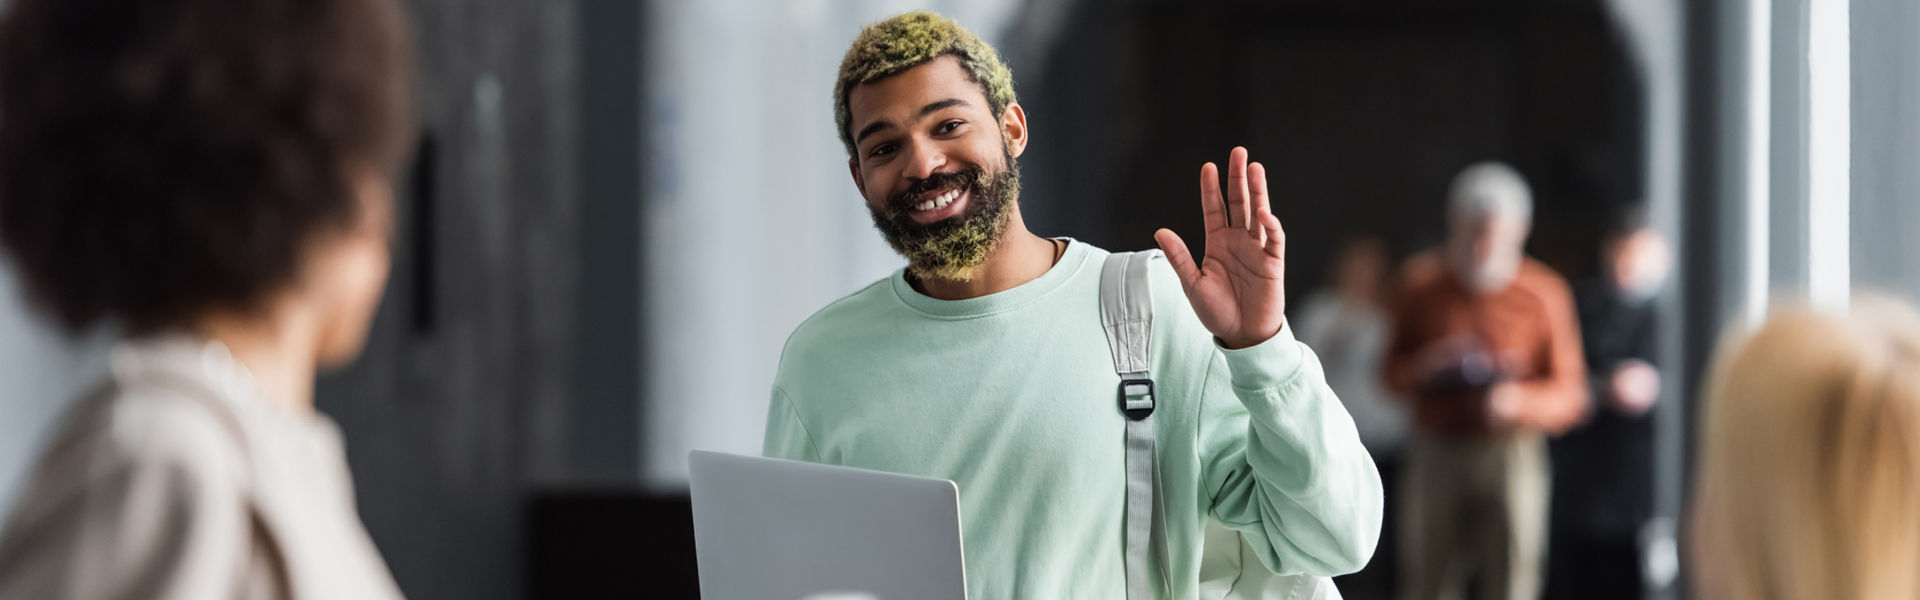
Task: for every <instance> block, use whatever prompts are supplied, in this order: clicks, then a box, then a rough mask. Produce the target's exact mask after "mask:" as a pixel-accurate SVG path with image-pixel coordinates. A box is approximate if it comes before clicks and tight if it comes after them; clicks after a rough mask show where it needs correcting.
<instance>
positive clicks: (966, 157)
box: [847, 56, 1026, 280]
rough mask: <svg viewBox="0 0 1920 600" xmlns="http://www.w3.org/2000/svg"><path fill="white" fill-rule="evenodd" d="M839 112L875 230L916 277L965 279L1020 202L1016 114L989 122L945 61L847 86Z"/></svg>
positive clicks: (1020, 117) (964, 80) (981, 97)
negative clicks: (844, 111)
mask: <svg viewBox="0 0 1920 600" xmlns="http://www.w3.org/2000/svg"><path fill="white" fill-rule="evenodd" d="M847 105H848V109H849V113H851V114H850V116H851V119H850V121H849V128H850V129H851V131H852V132H853V138H854V147H855V151H856V156H855V157H854V159H853V160H852V162H851V164H850V165H849V166H850V167H851V170H852V174H853V179H854V184H855V185H856V186H858V187H859V188H860V195H861V196H863V197H865V198H866V201H867V208H868V209H869V210H870V211H872V213H873V222H874V226H875V227H876V228H878V229H879V230H880V232H881V234H882V235H884V236H885V237H886V238H887V243H888V244H890V245H892V246H893V249H894V250H895V251H897V252H899V253H900V254H901V255H902V256H905V257H906V258H907V261H908V262H909V263H910V265H909V268H910V269H911V270H912V271H913V272H914V274H915V275H917V276H921V277H937V278H942V279H952V280H966V279H969V278H971V277H972V274H973V269H974V268H975V267H978V266H979V265H980V263H981V262H983V261H985V260H986V256H987V254H988V253H989V252H990V251H991V250H992V249H993V247H994V245H996V244H997V243H998V242H999V240H1000V237H1001V234H1003V233H1005V231H1006V227H1007V223H1008V221H1009V219H1010V218H1011V216H1012V211H1013V210H1015V208H1014V203H1015V201H1016V199H1017V198H1018V196H1019V193H1020V186H1019V167H1018V165H1017V164H1015V162H1014V157H1016V156H1019V155H1020V153H1021V152H1022V151H1024V150H1025V148H1026V118H1025V115H1024V114H1023V113H1022V112H1021V111H1020V108H1019V106H1017V105H1015V106H1009V107H1008V108H1007V111H1006V113H1005V114H1004V115H995V114H993V112H992V111H991V109H990V108H989V107H988V105H987V98H986V94H985V93H984V92H983V91H982V90H981V89H980V85H979V84H976V83H974V82H973V80H971V79H969V78H968V77H967V75H966V72H965V71H964V70H963V69H962V68H961V66H960V62H959V60H958V59H955V58H953V57H950V56H948V57H941V58H937V59H934V60H933V61H930V62H928V63H927V64H924V65H920V66H918V67H914V68H912V69H908V70H907V71H905V72H902V73H900V74H898V75H894V76H893V77H888V78H886V79H882V80H879V81H875V82H872V83H867V84H862V85H859V86H856V87H854V88H853V91H852V92H851V93H849V94H848V97H847ZM1003 117H1004V119H1003Z"/></svg>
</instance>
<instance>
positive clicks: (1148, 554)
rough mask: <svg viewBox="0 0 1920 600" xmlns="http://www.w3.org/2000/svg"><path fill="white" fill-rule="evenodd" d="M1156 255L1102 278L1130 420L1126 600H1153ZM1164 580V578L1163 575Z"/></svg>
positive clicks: (1126, 262)
mask: <svg viewBox="0 0 1920 600" xmlns="http://www.w3.org/2000/svg"><path fill="white" fill-rule="evenodd" d="M1158 252H1159V251H1158V250H1149V251H1145V252H1122V253H1115V254H1111V255H1108V256H1107V262H1106V265H1105V266H1104V268H1103V270H1102V271H1101V272H1100V320H1101V325H1103V326H1104V327H1105V328H1106V332H1107V347H1108V349H1109V350H1112V352H1113V370H1114V372H1115V373H1118V374H1119V375H1120V390H1119V394H1118V396H1119V398H1118V404H1119V406H1118V408H1119V409H1120V411H1121V413H1122V414H1124V415H1125V416H1126V417H1127V503H1126V519H1127V522H1126V564H1127V598H1128V600H1145V599H1147V598H1152V597H1154V594H1153V585H1152V578H1151V577H1150V576H1149V572H1150V571H1151V570H1152V569H1153V568H1154V566H1155V564H1156V563H1155V562H1154V560H1153V558H1154V557H1153V550H1152V548H1153V545H1152V542H1153V513H1154V510H1153V508H1154V497H1153V490H1154V487H1155V486H1154V483H1155V481H1154V475H1155V473H1154V466H1153V465H1154V448H1153V442H1154V440H1153V437H1154V435H1153V409H1154V404H1155V398H1154V390H1153V373H1152V358H1153V357H1152V355H1151V349H1152V346H1153V344H1152V340H1153V286H1152V282H1151V281H1150V280H1149V279H1148V273H1147V266H1148V265H1149V264H1151V263H1152V261H1153V257H1154V255H1155V254H1157V253H1158ZM1162 579H1163V580H1164V579H1165V574H1162Z"/></svg>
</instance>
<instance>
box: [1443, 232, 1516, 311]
mask: <svg viewBox="0 0 1920 600" xmlns="http://www.w3.org/2000/svg"><path fill="white" fill-rule="evenodd" d="M1451 227H1452V231H1451V232H1450V233H1449V235H1448V238H1447V255H1448V256H1447V259H1448V260H1447V262H1448V267H1449V268H1450V269H1451V270H1452V271H1453V276H1454V277H1455V278H1456V279H1457V280H1459V282H1460V284H1461V285H1463V286H1465V287H1466V288H1467V289H1469V290H1472V291H1474V292H1478V293H1481V294H1492V293H1498V292H1500V291H1502V290H1505V289H1507V284H1510V283H1513V277H1514V275H1516V274H1518V273H1519V272H1520V259H1521V257H1522V255H1523V254H1522V253H1523V252H1524V246H1525V245H1526V242H1527V222H1526V221H1525V220H1523V219H1520V218H1518V217H1513V216H1508V215H1497V214H1489V215H1479V216H1472V217H1462V218H1456V219H1454V220H1453V222H1452V224H1451Z"/></svg>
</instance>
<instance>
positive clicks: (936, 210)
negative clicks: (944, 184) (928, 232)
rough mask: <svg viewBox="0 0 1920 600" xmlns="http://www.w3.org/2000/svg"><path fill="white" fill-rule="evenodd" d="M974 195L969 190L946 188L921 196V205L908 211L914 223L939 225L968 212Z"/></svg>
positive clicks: (916, 205) (914, 206)
mask: <svg viewBox="0 0 1920 600" xmlns="http://www.w3.org/2000/svg"><path fill="white" fill-rule="evenodd" d="M971 196H972V194H971V193H969V192H968V191H967V188H946V189H939V190H933V191H930V192H926V193H924V194H920V203H919V204H915V205H913V208H912V209H911V210H908V211H907V216H909V217H911V218H912V219H913V222H915V223H919V224H921V225H928V224H932V223H938V222H940V221H943V220H946V219H948V218H951V217H953V216H956V215H959V214H961V213H963V212H965V211H966V210H967V199H968V198H969V197H971Z"/></svg>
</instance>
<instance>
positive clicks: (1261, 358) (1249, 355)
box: [1213, 321, 1305, 390]
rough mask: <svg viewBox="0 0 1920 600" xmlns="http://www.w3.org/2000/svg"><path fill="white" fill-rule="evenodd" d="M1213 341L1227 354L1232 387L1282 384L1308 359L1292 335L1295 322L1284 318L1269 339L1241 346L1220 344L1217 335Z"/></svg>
mask: <svg viewBox="0 0 1920 600" xmlns="http://www.w3.org/2000/svg"><path fill="white" fill-rule="evenodd" d="M1213 345H1214V347H1216V348H1219V349H1220V352H1221V353H1222V354H1224V355H1225V356H1226V358H1227V370H1228V372H1229V373H1231V376H1232V380H1233V387H1236V388H1240V389H1243V390H1265V389H1271V388H1275V387H1279V386H1280V384H1282V383H1286V382H1287V380H1289V379H1292V378H1293V377H1294V375H1296V374H1298V373H1299V372H1300V365H1301V363H1302V362H1304V361H1305V356H1304V355H1303V353H1302V350H1301V348H1300V342H1298V341H1295V340H1294V339H1293V325H1292V324H1291V323H1287V322H1285V321H1282V322H1281V327H1280V332H1279V333H1276V334H1273V337H1270V338H1267V341H1264V342H1260V343H1258V344H1254V345H1252V346H1248V347H1246V348H1241V349H1239V350H1228V349H1227V348H1226V347H1225V346H1221V345H1220V339H1219V338H1214V340H1213Z"/></svg>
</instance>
